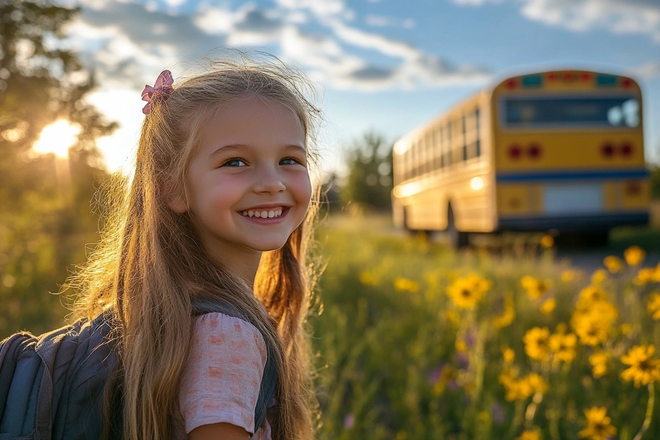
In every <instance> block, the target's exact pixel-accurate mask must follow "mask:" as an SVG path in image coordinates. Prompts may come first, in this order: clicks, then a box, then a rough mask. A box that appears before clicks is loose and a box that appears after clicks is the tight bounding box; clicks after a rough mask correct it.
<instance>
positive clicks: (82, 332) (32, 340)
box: [0, 299, 277, 440]
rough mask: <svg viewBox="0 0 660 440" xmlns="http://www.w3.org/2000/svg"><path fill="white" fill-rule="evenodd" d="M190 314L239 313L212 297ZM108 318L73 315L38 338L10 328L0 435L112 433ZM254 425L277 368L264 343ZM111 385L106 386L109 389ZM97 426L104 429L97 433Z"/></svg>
mask: <svg viewBox="0 0 660 440" xmlns="http://www.w3.org/2000/svg"><path fill="white" fill-rule="evenodd" d="M193 309H194V315H195V316H197V315H202V314H205V313H211V312H222V313H224V314H227V315H230V316H235V317H238V318H241V319H245V318H243V317H242V316H241V314H240V313H237V312H236V311H235V309H234V308H233V307H231V306H229V305H227V304H224V303H222V302H220V301H218V300H215V299H206V300H200V301H195V302H194V304H193ZM111 320H112V316H111V315H110V314H102V315H99V316H98V317H97V318H96V319H94V320H93V321H91V322H90V321H87V320H79V321H76V322H75V323H73V324H72V325H69V326H66V327H62V328H60V329H57V330H54V331H52V332H50V333H46V334H44V335H41V336H34V335H32V334H30V333H28V332H19V333H16V334H14V335H12V336H10V337H8V338H7V339H5V340H3V341H1V342H0V440H50V439H58V440H59V439H66V440H77V439H80V440H83V439H85V440H87V439H93V440H96V439H100V438H101V437H102V436H103V435H104V433H105V434H106V435H107V436H108V437H109V438H110V439H120V438H121V433H122V429H121V426H122V420H121V412H122V411H121V408H122V406H123V402H122V400H121V392H120V391H119V392H117V391H118V390H120V388H121V378H120V375H119V374H115V373H116V372H117V368H118V366H119V359H118V356H117V354H116V351H115V350H114V344H113V342H112V341H111V340H110V339H109V338H108V335H109V332H110V330H111ZM267 354H268V357H267V361H266V367H265V369H264V374H263V379H262V381H261V389H260V392H259V398H258V400H257V405H256V408H255V419H254V420H255V427H259V426H260V425H261V422H262V421H263V420H264V418H265V417H266V407H267V404H268V402H270V401H271V399H272V397H273V396H274V394H275V387H276V384H277V366H276V365H275V363H274V362H273V361H272V359H274V357H273V352H272V348H271V347H268V353H267ZM109 381H112V384H113V385H112V388H116V389H115V390H114V391H115V392H113V398H112V400H111V401H112V402H113V403H112V408H110V412H109V413H108V414H109V416H110V420H109V424H110V426H108V425H107V424H106V423H105V421H104V415H103V414H102V408H101V406H102V402H103V400H104V393H105V392H106V391H107V390H106V383H108V382H109ZM111 391H112V390H111ZM104 428H105V429H106V430H107V431H104Z"/></svg>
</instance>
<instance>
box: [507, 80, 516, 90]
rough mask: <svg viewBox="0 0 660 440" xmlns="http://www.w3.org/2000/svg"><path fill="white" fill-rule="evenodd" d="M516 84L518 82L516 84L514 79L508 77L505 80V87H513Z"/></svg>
mask: <svg viewBox="0 0 660 440" xmlns="http://www.w3.org/2000/svg"><path fill="white" fill-rule="evenodd" d="M517 85H518V84H517V82H516V80H515V79H510V80H508V81H507V82H506V88H507V89H515V88H516V86H517Z"/></svg>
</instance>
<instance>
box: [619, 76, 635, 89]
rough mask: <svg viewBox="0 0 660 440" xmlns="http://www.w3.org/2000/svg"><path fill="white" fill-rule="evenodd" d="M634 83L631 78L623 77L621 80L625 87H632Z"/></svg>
mask: <svg viewBox="0 0 660 440" xmlns="http://www.w3.org/2000/svg"><path fill="white" fill-rule="evenodd" d="M632 84H633V83H632V81H631V80H630V78H623V79H622V80H621V85H622V86H623V87H625V88H630V87H632Z"/></svg>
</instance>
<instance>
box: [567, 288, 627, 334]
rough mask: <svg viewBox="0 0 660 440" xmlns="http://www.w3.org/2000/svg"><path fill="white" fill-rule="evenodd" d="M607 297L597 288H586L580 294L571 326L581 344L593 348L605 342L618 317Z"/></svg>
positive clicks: (614, 307) (617, 311)
mask: <svg viewBox="0 0 660 440" xmlns="http://www.w3.org/2000/svg"><path fill="white" fill-rule="evenodd" d="M607 296H608V295H607V293H605V291H604V290H603V289H601V288H600V287H599V286H587V287H585V288H584V289H582V291H581V292H580V297H579V299H578V301H577V304H576V309H575V312H573V316H572V317H571V326H572V327H573V331H575V333H576V334H577V335H578V336H579V337H580V342H581V343H582V344H585V345H592V346H595V345H598V344H599V343H601V342H603V341H605V340H606V339H607V336H608V334H609V333H610V331H611V330H612V325H613V324H614V322H615V321H616V319H617V318H618V317H619V310H618V309H617V308H616V306H615V305H614V304H613V303H611V302H609V301H607V300H606V298H607Z"/></svg>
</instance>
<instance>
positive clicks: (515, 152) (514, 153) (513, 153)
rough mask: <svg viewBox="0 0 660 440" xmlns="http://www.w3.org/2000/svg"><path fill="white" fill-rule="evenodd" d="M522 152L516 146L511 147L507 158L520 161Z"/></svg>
mask: <svg viewBox="0 0 660 440" xmlns="http://www.w3.org/2000/svg"><path fill="white" fill-rule="evenodd" d="M521 153H522V151H521V149H520V147H519V146H518V145H511V146H510V147H509V157H510V158H511V159H516V160H517V159H520V155H521Z"/></svg>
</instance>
